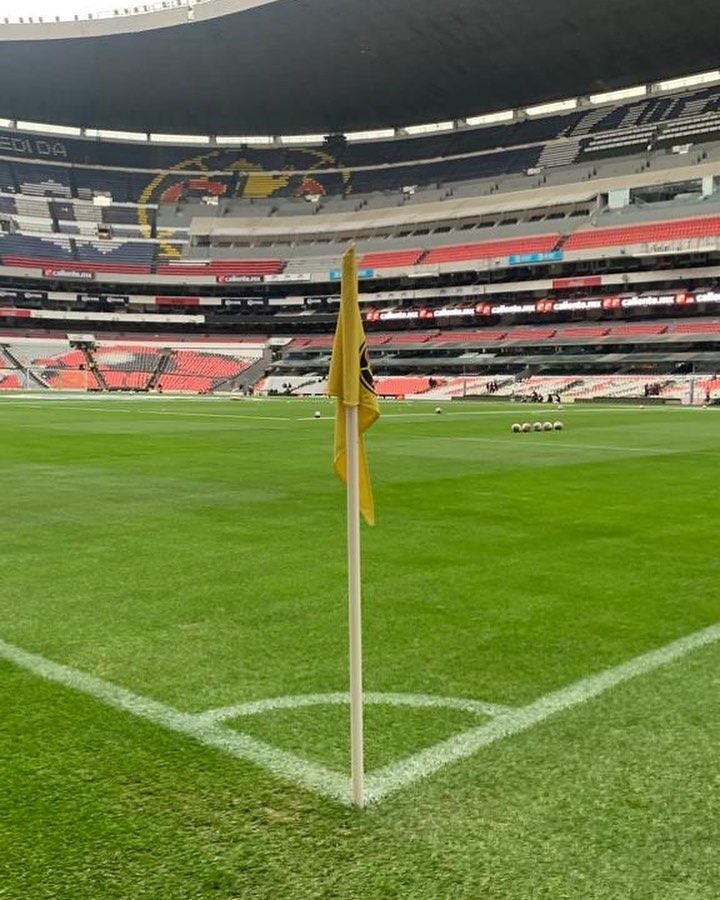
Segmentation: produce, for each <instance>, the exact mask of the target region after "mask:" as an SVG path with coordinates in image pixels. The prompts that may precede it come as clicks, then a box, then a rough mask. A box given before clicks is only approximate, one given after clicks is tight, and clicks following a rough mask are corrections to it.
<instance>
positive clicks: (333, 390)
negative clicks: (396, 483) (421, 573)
mask: <svg viewBox="0 0 720 900" xmlns="http://www.w3.org/2000/svg"><path fill="white" fill-rule="evenodd" d="M327 393H328V394H329V395H330V396H331V397H335V398H336V399H337V401H338V403H337V411H336V414H335V471H336V472H337V474H338V477H339V478H341V479H342V480H343V481H344V482H345V484H347V482H348V465H347V447H348V433H347V417H346V415H345V410H346V408H347V407H355V408H357V410H358V452H359V473H358V474H359V482H360V484H359V488H360V512H361V513H362V516H363V518H364V519H365V521H366V522H367V524H368V525H374V524H375V505H374V503H373V494H372V485H371V483H370V472H369V470H368V464H367V458H366V455H365V441H364V438H363V434H364V432H365V431H367V429H368V428H370V426H371V425H372V424H373V423H374V422H375V421H376V420H377V418H378V416H379V415H380V407H379V406H378V401H377V397H376V395H375V390H374V387H373V376H372V372H371V370H370V362H369V359H368V352H367V347H366V345H365V331H364V329H363V325H362V319H361V317H360V306H359V304H358V276H357V259H356V255H355V248H354V247H350V248H349V249H348V250H347V251H346V253H345V255H344V256H343V265H342V291H341V297H340V314H339V316H338V322H337V329H336V331H335V342H334V344H333V351H332V360H331V362H330V375H329V378H328V387H327Z"/></svg>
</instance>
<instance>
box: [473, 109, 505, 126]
mask: <svg viewBox="0 0 720 900" xmlns="http://www.w3.org/2000/svg"><path fill="white" fill-rule="evenodd" d="M514 116H515V113H514V112H513V110H511V109H502V110H500V112H494V113H485V114H484V115H482V116H468V117H467V118H466V119H465V123H466V124H467V125H498V124H500V123H501V122H510V121H511V120H512V119H513V118H514Z"/></svg>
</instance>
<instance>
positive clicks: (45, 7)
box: [0, 0, 143, 19]
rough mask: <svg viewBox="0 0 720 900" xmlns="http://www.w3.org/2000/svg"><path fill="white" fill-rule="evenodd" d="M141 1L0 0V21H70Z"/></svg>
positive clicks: (131, 5) (130, 5) (138, 3)
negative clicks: (36, 18) (3, 19)
mask: <svg viewBox="0 0 720 900" xmlns="http://www.w3.org/2000/svg"><path fill="white" fill-rule="evenodd" d="M142 5H143V2H142V0H136V2H133V0H125V2H122V0H0V19H2V18H8V19H17V18H18V17H20V16H22V17H23V18H25V17H27V16H42V17H43V18H44V19H54V18H55V16H60V18H62V19H71V18H72V17H73V16H74V15H75V14H78V15H83V14H87V13H89V12H107V11H108V10H112V9H117V8H118V7H120V8H123V7H127V8H131V7H133V6H142Z"/></svg>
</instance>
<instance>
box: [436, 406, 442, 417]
mask: <svg viewBox="0 0 720 900" xmlns="http://www.w3.org/2000/svg"><path fill="white" fill-rule="evenodd" d="M435 414H436V415H438V416H439V415H441V414H442V409H441V408H440V407H439V406H436V407H435Z"/></svg>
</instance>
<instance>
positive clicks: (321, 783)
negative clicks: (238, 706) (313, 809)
mask: <svg viewBox="0 0 720 900" xmlns="http://www.w3.org/2000/svg"><path fill="white" fill-rule="evenodd" d="M0 658H1V659H5V660H7V661H8V662H11V663H14V664H15V665H17V666H20V667H21V668H23V669H27V670H28V671H30V672H33V673H34V674H35V675H39V676H40V677H41V678H44V679H46V680H47V681H54V682H56V683H58V684H62V685H64V686H65V687H69V688H72V689H73V690H76V691H80V692H81V693H83V694H87V695H89V696H90V697H94V698H95V699H96V700H101V701H102V702H103V703H105V704H107V706H111V707H113V708H114V709H119V710H122V711H123V712H128V713H131V714H132V715H134V716H137V717H138V718H140V719H145V720H147V721H149V722H154V723H155V724H156V725H160V726H162V727H163V728H166V729H168V730H169V731H175V732H179V733H180V734H184V735H187V736H188V737H191V738H194V739H195V740H196V741H199V742H200V743H201V744H205V745H206V746H208V747H214V748H215V749H217V750H222V751H223V752H224V753H228V754H229V755H230V756H235V757H237V758H239V759H245V760H248V761H249V762H253V763H256V764H257V765H259V766H261V767H263V768H264V769H266V770H268V771H270V772H272V773H273V774H274V775H277V776H279V777H280V778H283V779H284V780H286V781H290V782H293V783H294V784H296V785H300V786H302V787H305V788H308V789H309V790H311V791H315V792H316V793H319V794H322V795H323V796H325V797H329V798H331V799H333V800H338V801H340V802H341V803H349V802H350V788H349V779H348V778H347V777H345V776H343V775H341V774H339V773H338V772H333V771H331V770H330V769H326V768H325V767H324V766H321V765H318V764H316V763H312V762H308V761H307V760H305V759H302V758H301V757H299V756H296V755H295V754H294V753H289V752H287V751H285V750H280V749H278V748H277V747H273V746H272V745H271V744H266V743H265V742H264V741H260V740H258V739H257V738H253V737H250V736H249V735H245V734H241V733H240V732H237V731H233V730H231V729H230V728H226V727H225V726H223V725H216V724H213V723H207V722H204V721H202V720H201V719H200V718H199V717H198V716H194V715H191V714H189V713H182V712H179V711H178V710H176V709H173V708H172V707H171V706H166V705H165V704H164V703H159V702H158V701H157V700H151V699H150V698H148V697H142V696H140V695H139V694H133V693H132V692H130V691H126V690H125V689H124V688H121V687H118V686H117V685H114V684H111V683H110V682H108V681H103V680H102V679H100V678H95V677H94V676H93V675H88V674H87V673H85V672H81V671H79V670H78V669H73V668H71V667H70V666H63V665H60V664H59V663H55V662H52V661H51V660H49V659H45V658H44V657H43V656H37V655H36V654H34V653H28V652H27V651H26V650H22V649H21V648H20V647H15V646H13V645H12V644H8V643H6V642H5V641H2V640H0Z"/></svg>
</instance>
